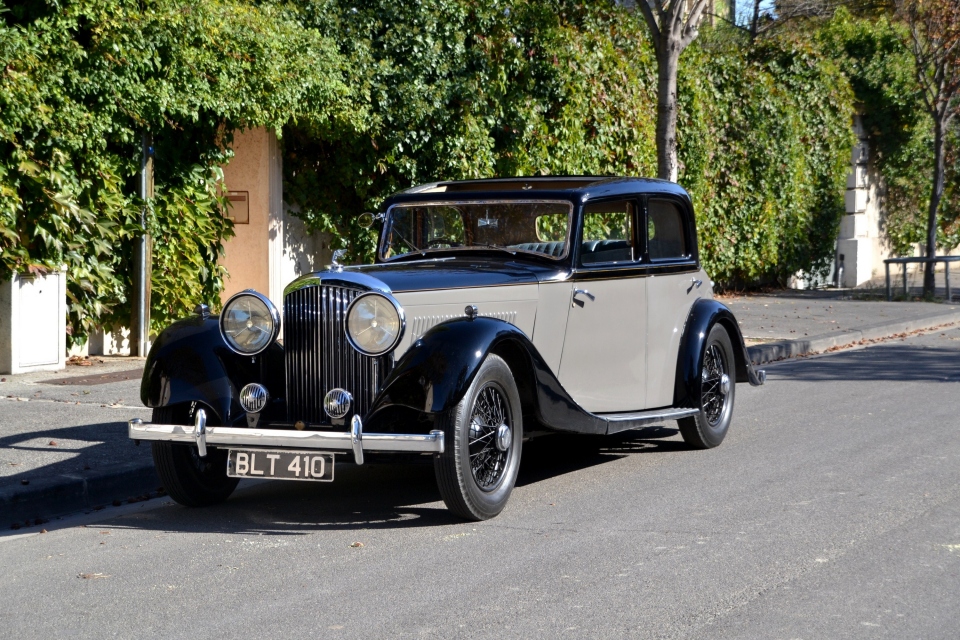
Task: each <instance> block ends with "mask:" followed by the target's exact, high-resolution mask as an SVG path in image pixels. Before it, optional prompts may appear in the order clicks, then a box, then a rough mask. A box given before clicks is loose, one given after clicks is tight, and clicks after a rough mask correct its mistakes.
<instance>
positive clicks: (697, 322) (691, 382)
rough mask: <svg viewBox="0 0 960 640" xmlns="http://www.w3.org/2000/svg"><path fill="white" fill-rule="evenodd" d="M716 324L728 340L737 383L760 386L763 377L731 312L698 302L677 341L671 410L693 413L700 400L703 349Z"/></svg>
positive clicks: (716, 304) (703, 300)
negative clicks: (691, 410)
mask: <svg viewBox="0 0 960 640" xmlns="http://www.w3.org/2000/svg"><path fill="white" fill-rule="evenodd" d="M715 324H720V325H721V326H722V327H723V328H724V329H726V331H727V335H728V336H730V343H731V344H732V345H733V357H734V361H735V362H734V368H735V371H736V381H737V382H749V383H750V384H752V385H759V384H763V379H762V374H760V373H758V372H757V371H756V370H755V369H754V367H753V365H752V364H751V363H750V356H749V355H748V354H747V347H746V344H745V343H744V341H743V335H742V334H741V333H740V325H739V323H738V322H737V319H736V318H735V317H734V315H733V312H732V311H730V309H728V308H727V307H726V306H725V305H723V304H721V303H719V302H717V301H716V300H712V299H708V298H701V299H700V300H697V301H696V302H695V303H694V304H693V308H691V309H690V314H689V315H688V316H687V321H686V323H685V324H684V327H683V336H682V337H681V338H680V353H679V355H678V356H677V379H676V384H675V386H674V392H673V394H674V400H673V406H675V407H680V408H691V409H696V408H698V407H699V402H700V400H699V398H700V368H701V366H702V364H703V352H704V346H705V345H706V342H707V337H708V336H709V335H710V331H711V330H712V329H713V326H714V325H715Z"/></svg>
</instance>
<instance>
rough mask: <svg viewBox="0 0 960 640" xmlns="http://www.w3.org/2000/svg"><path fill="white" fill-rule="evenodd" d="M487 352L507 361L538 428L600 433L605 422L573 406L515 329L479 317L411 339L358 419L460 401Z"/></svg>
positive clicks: (435, 409)
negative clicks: (392, 408) (368, 406)
mask: <svg viewBox="0 0 960 640" xmlns="http://www.w3.org/2000/svg"><path fill="white" fill-rule="evenodd" d="M490 353H496V354H497V355H500V356H501V357H503V358H504V359H505V360H506V361H507V363H508V364H509V365H510V368H511V370H512V371H513V375H514V378H515V379H516V381H517V386H518V387H519V388H520V390H521V396H522V397H526V398H527V399H528V401H527V403H526V405H525V408H526V409H527V410H529V408H530V406H529V405H530V404H532V405H533V406H532V408H533V409H534V411H535V413H536V417H537V419H538V420H539V421H540V422H541V423H542V424H543V425H544V426H547V427H549V428H551V429H555V430H560V431H572V432H576V433H596V434H601V433H606V429H607V423H606V421H605V420H603V419H601V418H599V417H598V416H595V415H593V414H590V413H588V412H586V411H584V410H583V409H582V408H581V407H580V406H579V405H577V403H576V402H575V401H574V400H573V399H572V398H571V397H570V396H569V394H567V392H566V391H564V389H563V386H562V385H561V384H560V381H559V380H557V377H556V376H555V375H554V374H553V372H552V371H551V370H550V367H549V366H547V364H546V362H545V361H544V360H543V357H542V356H541V355H540V353H539V352H538V351H537V348H536V347H535V346H533V343H531V342H530V340H529V338H527V336H526V335H525V334H524V333H523V332H522V331H521V330H520V329H518V328H517V327H515V326H513V325H512V324H510V323H508V322H504V321H503V320H497V319H495V318H484V317H479V318H474V319H469V318H461V319H456V320H450V321H447V322H443V323H441V324H438V325H437V326H435V327H433V328H432V329H431V330H430V331H428V332H427V333H426V334H425V335H424V336H423V337H422V338H420V339H419V340H417V341H416V342H415V343H413V345H412V346H411V347H410V348H409V349H408V350H407V352H406V353H405V354H404V355H403V357H402V358H401V359H400V360H399V361H398V362H397V364H396V367H395V368H394V370H393V371H392V372H391V374H390V376H389V377H388V378H387V379H386V380H385V381H384V385H383V389H382V390H381V392H380V393H379V394H378V396H377V398H376V400H374V403H373V406H372V408H371V409H370V412H369V413H368V416H367V417H366V418H365V419H364V420H365V421H367V420H370V419H372V418H373V417H375V416H376V415H377V414H378V413H379V412H381V411H385V410H387V409H389V408H391V407H397V406H401V407H406V408H409V409H413V410H415V411H419V412H423V413H426V414H428V415H436V414H440V413H443V412H446V411H449V410H451V409H452V408H454V407H455V406H456V405H457V403H459V402H460V400H462V399H463V396H464V395H465V394H466V393H467V390H468V389H469V388H470V385H471V384H472V383H473V379H474V376H475V375H476V374H477V371H478V370H479V368H480V365H481V363H483V361H484V359H485V358H486V357H487V355H489V354H490Z"/></svg>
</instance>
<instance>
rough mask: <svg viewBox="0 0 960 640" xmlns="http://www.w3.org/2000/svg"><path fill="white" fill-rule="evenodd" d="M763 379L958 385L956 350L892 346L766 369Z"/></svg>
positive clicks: (958, 352) (959, 359)
mask: <svg viewBox="0 0 960 640" xmlns="http://www.w3.org/2000/svg"><path fill="white" fill-rule="evenodd" d="M767 375H768V378H769V379H770V381H776V380H777V379H778V378H779V379H790V380H803V381H810V382H820V381H841V380H850V381H858V382H869V381H891V382H958V381H960V350H957V349H943V348H937V347H922V346H906V345H904V344H903V343H901V342H893V343H886V344H879V345H873V346H871V347H870V348H869V349H864V350H857V351H843V352H838V353H834V354H830V355H829V357H818V358H809V359H807V358H800V359H797V360H792V361H789V362H783V363H777V364H776V365H773V366H770V365H768V366H767Z"/></svg>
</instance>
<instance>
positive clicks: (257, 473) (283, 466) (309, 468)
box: [227, 449, 334, 482]
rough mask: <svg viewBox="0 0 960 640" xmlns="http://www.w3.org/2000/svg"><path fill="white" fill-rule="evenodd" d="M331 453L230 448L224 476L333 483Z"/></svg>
mask: <svg viewBox="0 0 960 640" xmlns="http://www.w3.org/2000/svg"><path fill="white" fill-rule="evenodd" d="M333 455H334V454H332V453H319V452H316V451H268V450H264V449H230V453H229V455H228V456H227V475H228V476H230V477H233V478H274V479H279V480H312V481H314V482H333Z"/></svg>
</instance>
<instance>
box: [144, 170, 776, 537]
mask: <svg viewBox="0 0 960 640" xmlns="http://www.w3.org/2000/svg"><path fill="white" fill-rule="evenodd" d="M364 217H365V223H366V224H368V225H375V226H376V227H377V228H378V229H379V232H380V240H379V244H378V248H377V254H376V260H375V263H374V264H370V265H363V266H340V265H338V264H334V265H333V266H332V267H331V268H329V269H328V270H326V271H320V272H317V273H311V274H309V275H305V276H302V277H300V278H299V279H297V280H295V281H294V282H292V283H290V284H289V285H288V286H287V287H286V290H285V292H284V299H283V309H282V310H281V309H277V308H276V307H275V306H274V305H273V304H272V303H271V302H270V300H269V299H268V298H266V297H265V296H263V295H261V294H260V293H257V292H255V291H245V292H242V293H239V294H237V295H235V296H233V297H232V298H231V299H230V300H229V301H228V302H227V303H226V304H225V305H224V308H223V312H222V313H221V314H220V315H219V317H218V316H214V315H211V314H210V313H209V311H208V310H207V309H206V308H200V309H198V312H197V314H196V315H195V316H194V317H190V318H187V319H185V320H182V321H180V322H177V323H175V324H174V325H172V326H170V327H169V328H168V329H166V330H165V331H163V332H162V333H161V334H160V336H159V337H158V339H157V341H156V343H155V344H154V346H153V348H152V349H151V351H150V355H149V357H148V359H147V363H146V369H145V372H144V377H143V384H142V388H141V395H142V399H143V402H144V404H146V405H147V406H149V407H153V409H154V411H153V422H152V423H146V422H142V421H140V420H132V421H130V424H129V435H130V437H131V438H133V439H135V440H150V441H152V442H153V457H154V461H155V463H156V467H157V471H158V473H159V474H160V478H161V479H162V481H163V484H164V486H165V487H166V489H167V491H168V492H169V494H170V496H171V497H173V498H174V499H175V500H176V501H178V502H180V503H182V504H185V505H192V506H200V505H209V504H212V503H215V502H218V501H221V500H224V499H226V498H227V497H228V496H229V495H230V494H231V492H232V491H233V490H234V488H235V487H236V485H237V482H238V479H239V478H280V479H288V480H310V481H330V480H333V479H334V465H335V464H343V463H345V462H346V463H354V464H358V465H360V464H364V463H365V462H369V461H372V460H375V459H378V458H379V459H397V458H398V454H406V455H411V454H412V455H415V456H427V455H428V456H430V457H432V462H433V465H434V468H435V471H436V477H437V484H438V486H439V489H440V494H441V495H442V496H443V500H444V502H445V503H446V504H447V506H448V507H449V508H450V509H451V510H452V511H453V512H455V513H456V514H457V515H459V516H461V517H463V518H467V519H473V520H480V519H485V518H490V517H493V516H495V515H497V514H498V513H499V512H500V511H501V510H502V509H503V508H504V505H505V504H506V502H507V499H508V498H509V496H510V492H511V490H512V489H513V486H514V483H515V480H516V477H517V470H518V467H519V465H520V458H521V452H522V445H523V442H524V440H526V439H528V438H529V437H530V436H531V435H535V434H542V433H547V432H567V433H575V434H592V435H602V434H614V433H617V432H621V431H624V430H627V429H636V428H639V427H643V426H645V425H652V424H657V423H661V422H663V421H668V420H676V421H677V422H678V424H679V429H680V433H681V434H682V436H683V439H684V440H685V441H686V442H687V443H688V444H689V445H690V446H691V447H694V448H709V447H715V446H717V445H719V444H720V443H721V441H722V440H723V438H724V436H725V435H726V433H727V430H728V428H729V426H730V421H731V417H732V413H733V406H734V397H735V393H734V391H735V389H736V385H735V383H736V382H750V383H751V384H754V385H757V384H762V383H763V380H764V375H763V371H759V370H755V369H754V368H753V366H752V365H751V364H750V362H749V359H748V358H747V355H746V350H745V348H744V343H743V338H742V337H741V335H740V330H739V329H738V326H737V321H736V319H735V318H734V317H733V314H732V313H731V312H730V311H729V310H728V309H727V308H726V307H725V306H724V305H722V304H720V303H719V302H717V301H716V300H714V299H713V295H712V283H711V281H710V279H709V277H708V276H707V274H706V273H705V272H704V271H703V269H702V268H701V265H700V259H699V255H698V251H697V235H696V226H695V224H694V216H693V209H692V206H691V202H690V197H689V196H688V195H687V193H686V192H685V191H684V190H683V189H682V188H681V187H679V186H677V185H676V184H673V183H669V182H663V181H659V180H647V179H635V178H589V177H587V178H580V177H576V178H517V179H498V180H478V181H465V182H441V183H434V184H427V185H423V186H419V187H415V188H412V189H408V190H407V191H404V192H402V193H399V194H397V195H395V196H393V197H391V198H390V199H388V200H387V201H386V202H385V203H384V206H383V210H382V212H381V213H378V214H376V215H374V214H364ZM334 262H336V260H335V261H334Z"/></svg>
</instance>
